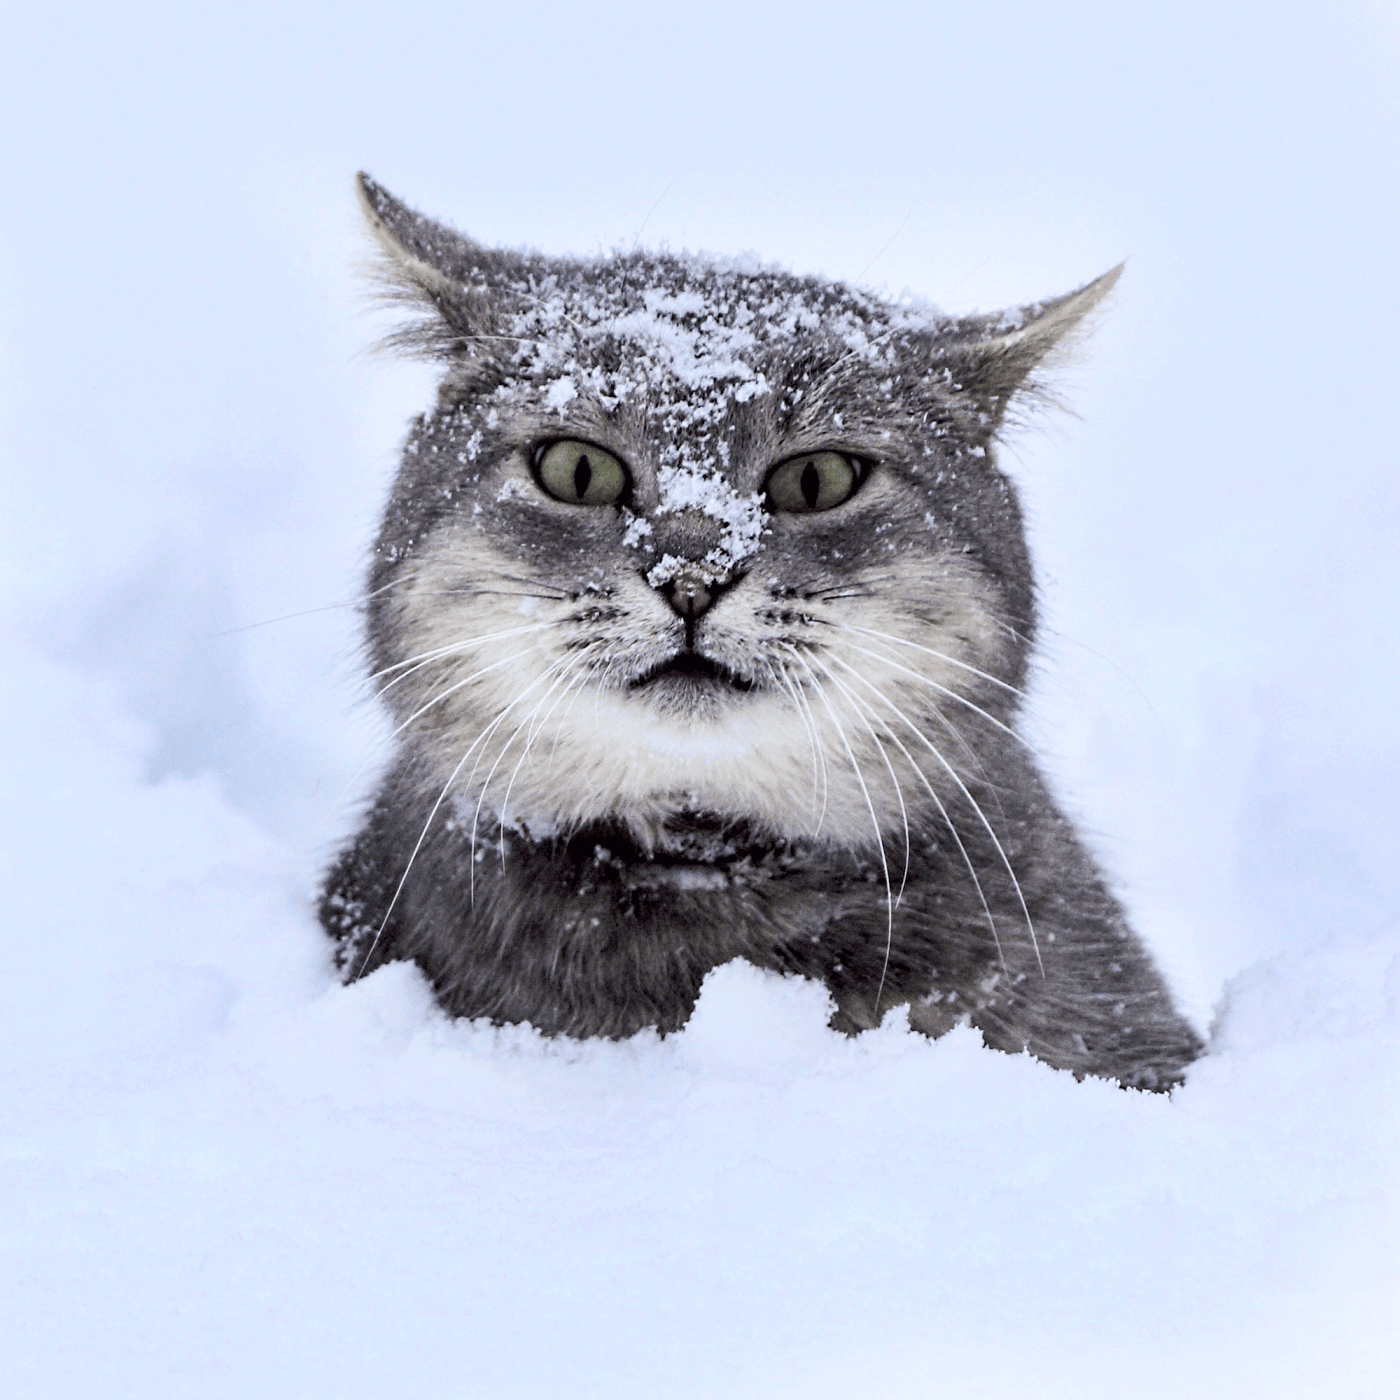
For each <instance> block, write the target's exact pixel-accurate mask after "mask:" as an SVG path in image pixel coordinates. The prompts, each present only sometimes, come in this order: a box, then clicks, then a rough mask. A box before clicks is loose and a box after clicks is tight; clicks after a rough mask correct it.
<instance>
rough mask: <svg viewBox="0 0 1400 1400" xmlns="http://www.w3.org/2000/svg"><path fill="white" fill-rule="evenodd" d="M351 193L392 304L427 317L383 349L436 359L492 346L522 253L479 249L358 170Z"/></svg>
mask: <svg viewBox="0 0 1400 1400" xmlns="http://www.w3.org/2000/svg"><path fill="white" fill-rule="evenodd" d="M355 192H356V194H357V195H358V196H359V200H360V208H361V209H362V210H363V211H364V216H365V221H366V222H367V223H368V224H369V230H370V232H371V233H372V234H373V235H374V237H375V240H376V241H377V242H378V244H379V247H380V249H381V251H382V252H383V255H384V256H383V258H382V260H381V261H380V263H379V265H378V266H377V268H376V269H375V273H376V276H377V278H378V280H379V281H380V282H381V283H382V284H383V286H384V287H385V289H386V290H387V292H388V294H389V296H390V298H391V299H392V300H394V301H398V302H403V303H406V304H408V305H410V306H412V307H414V308H415V309H417V310H419V311H421V312H423V313H424V315H423V317H422V319H421V320H419V321H417V322H415V323H414V324H412V325H409V326H406V327H404V328H403V329H402V330H399V331H397V332H395V333H394V334H393V335H391V336H389V337H388V339H387V341H386V342H385V343H386V344H388V345H390V346H394V347H396V348H399V349H404V350H408V351H411V352H413V353H416V354H421V355H427V356H429V357H430V358H433V359H461V358H476V357H477V356H479V355H481V354H482V353H484V352H486V351H487V350H488V349H489V343H490V342H491V341H492V339H493V337H494V334H495V332H496V330H497V317H498V314H499V312H500V311H501V310H502V309H503V307H504V305H505V304H506V303H507V302H509V301H510V300H511V299H512V297H511V291H510V288H511V284H512V282H513V281H514V280H515V277H514V276H513V274H516V273H518V271H519V263H520V255H519V254H515V253H509V252H504V251H502V250H500V249H496V248H483V247H482V246H481V245H480V244H479V243H474V242H472V240H471V239H470V238H467V237H465V236H464V235H462V234H460V233H458V232H457V231H456V230H455V229H451V228H448V227H447V226H446V225H444V224H439V223H435V222H434V221H433V220H432V219H429V218H426V217H425V216H424V215H422V214H419V213H418V212H417V211H416V210H413V209H410V208H409V207H408V206H407V205H406V204H402V203H400V201H399V200H397V199H395V198H394V196H393V195H391V194H390V193H389V192H388V190H386V189H385V188H384V187H383V186H382V185H379V184H376V183H375V181H373V180H372V179H370V177H369V176H368V175H366V174H365V173H364V172H363V171H361V172H360V174H358V175H357V176H356V177H355Z"/></svg>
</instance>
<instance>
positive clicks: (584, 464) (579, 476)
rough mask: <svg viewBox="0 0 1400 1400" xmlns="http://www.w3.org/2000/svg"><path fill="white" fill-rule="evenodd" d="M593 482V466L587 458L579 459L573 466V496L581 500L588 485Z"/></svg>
mask: <svg viewBox="0 0 1400 1400" xmlns="http://www.w3.org/2000/svg"><path fill="white" fill-rule="evenodd" d="M592 480H593V464H592V463H591V462H590V461H589V460H588V458H587V457H582V456H581V457H580V458H579V459H578V461H577V463H575V465H574V494H575V495H576V496H577V497H578V498H579V500H583V497H584V493H585V492H586V491H587V490H588V483H589V482H590V481H592Z"/></svg>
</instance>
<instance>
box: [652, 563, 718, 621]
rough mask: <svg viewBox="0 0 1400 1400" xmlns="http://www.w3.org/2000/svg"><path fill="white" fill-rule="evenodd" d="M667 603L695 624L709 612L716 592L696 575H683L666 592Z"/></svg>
mask: <svg viewBox="0 0 1400 1400" xmlns="http://www.w3.org/2000/svg"><path fill="white" fill-rule="evenodd" d="M664 592H665V594H666V601H667V602H668V603H670V605H671V606H672V607H673V608H674V609H675V610H676V611H677V612H678V613H679V614H680V615H681V616H682V617H683V618H684V619H685V620H686V621H687V622H694V621H695V619H696V618H697V617H699V616H700V614H701V613H703V612H707V611H708V610H709V607H710V604H711V603H713V602H714V600H715V590H714V588H713V587H711V586H710V585H709V584H707V583H706V582H705V581H704V580H703V579H701V578H697V577H696V576H695V575H693V574H690V575H686V574H682V575H681V576H680V578H678V579H675V580H673V581H672V582H671V583H670V584H668V585H667V587H666V589H665V590H664Z"/></svg>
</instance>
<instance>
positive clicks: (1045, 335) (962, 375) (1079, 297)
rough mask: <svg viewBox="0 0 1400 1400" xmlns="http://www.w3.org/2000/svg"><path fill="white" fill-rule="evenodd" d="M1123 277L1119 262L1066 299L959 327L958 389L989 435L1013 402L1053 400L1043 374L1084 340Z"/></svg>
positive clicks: (954, 350) (955, 353)
mask: <svg viewBox="0 0 1400 1400" xmlns="http://www.w3.org/2000/svg"><path fill="white" fill-rule="evenodd" d="M1122 273H1123V264H1122V263H1119V264H1118V266H1117V267H1115V268H1112V269H1111V270H1110V271H1108V272H1105V273H1104V275H1103V276H1102V277H1098V278H1096V279H1095V280H1094V281H1092V282H1090V283H1088V284H1087V285H1085V286H1083V287H1080V288H1079V289H1078V290H1077V291H1073V292H1069V293H1067V294H1066V295H1064V296H1061V297H1054V298H1052V299H1051V300H1049V301H1041V302H1034V303H1032V304H1031V305H1030V306H1023V307H1020V308H1018V309H1017V310H1015V311H1008V312H1004V313H1002V314H1001V315H1000V316H988V317H978V318H972V319H969V320H968V321H964V322H962V323H961V324H960V326H959V330H960V331H962V332H963V335H961V336H959V337H958V339H957V340H955V342H954V344H953V346H952V347H951V349H952V353H953V356H954V358H955V359H956V360H957V362H958V369H957V374H958V381H959V387H960V388H961V389H962V391H963V392H964V393H966V394H967V395H969V396H970V397H971V398H972V400H973V401H974V402H975V403H976V404H977V406H978V410H979V415H978V416H979V419H980V421H981V422H982V423H983V424H984V425H985V427H986V429H987V431H988V434H989V435H990V433H994V432H995V431H996V430H997V428H998V427H1000V426H1001V423H1002V421H1003V420H1004V419H1005V417H1006V410H1007V406H1008V405H1009V404H1010V403H1011V402H1012V400H1013V399H1015V398H1017V397H1018V396H1021V397H1023V398H1024V397H1026V396H1037V397H1040V398H1042V399H1044V398H1048V397H1051V396H1050V395H1049V394H1048V393H1047V391H1046V388H1045V385H1044V382H1043V379H1042V377H1041V371H1043V370H1045V369H1047V368H1050V367H1053V366H1054V365H1055V363H1056V362H1057V361H1059V360H1063V359H1064V358H1065V356H1066V354H1067V353H1068V352H1069V351H1070V350H1071V349H1072V348H1073V347H1074V345H1075V343H1076V342H1077V341H1078V340H1079V339H1081V338H1082V337H1083V335H1084V333H1085V331H1086V330H1087V329H1088V326H1089V324H1090V316H1091V313H1092V312H1093V311H1094V310H1095V309H1096V308H1097V307H1098V306H1100V304H1101V303H1102V302H1103V300H1104V298H1105V297H1106V296H1108V294H1109V292H1111V291H1112V290H1113V287H1114V285H1115V283H1116V282H1117V281H1118V279H1119V277H1120V276H1121V275H1122Z"/></svg>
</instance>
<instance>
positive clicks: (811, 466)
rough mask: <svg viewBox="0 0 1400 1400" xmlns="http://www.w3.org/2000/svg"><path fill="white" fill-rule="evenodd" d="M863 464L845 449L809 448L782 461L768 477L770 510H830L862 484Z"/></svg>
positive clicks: (846, 498)
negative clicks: (839, 450)
mask: <svg viewBox="0 0 1400 1400" xmlns="http://www.w3.org/2000/svg"><path fill="white" fill-rule="evenodd" d="M860 478H861V467H860V463H859V462H857V461H856V460H855V459H854V458H853V457H847V456H846V455H845V453H843V452H809V453H808V454H807V455H806V456H804V457H792V458H790V459H789V460H788V461H786V462H780V463H779V464H778V465H777V466H776V467H774V468H773V470H772V472H771V473H770V474H769V477H768V485H767V488H766V489H767V492H768V506H769V508H770V509H771V510H792V511H812V510H830V509H831V508H832V506H839V505H840V504H841V502H842V501H845V500H848V499H849V498H850V496H851V493H852V492H853V491H854V490H855V489H856V487H857V486H859V485H860Z"/></svg>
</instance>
